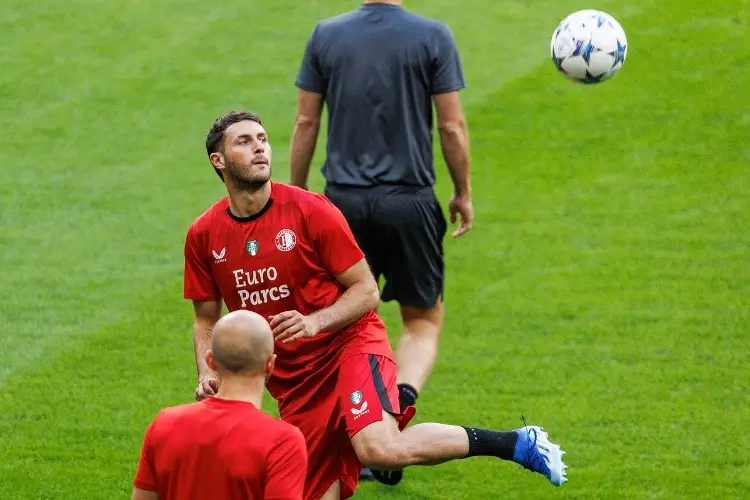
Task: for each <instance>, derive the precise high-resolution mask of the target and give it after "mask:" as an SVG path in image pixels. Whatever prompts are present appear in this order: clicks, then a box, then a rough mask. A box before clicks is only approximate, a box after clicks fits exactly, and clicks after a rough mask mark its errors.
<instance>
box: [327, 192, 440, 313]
mask: <svg viewBox="0 0 750 500" xmlns="http://www.w3.org/2000/svg"><path fill="white" fill-rule="evenodd" d="M325 194H326V196H327V197H328V199H330V200H331V202H332V203H333V204H334V205H336V206H337V207H338V209H339V210H341V212H342V213H343V214H344V217H346V220H347V221H348V222H349V226H350V227H351V229H352V232H353V233H354V237H355V238H356V239H357V243H358V244H359V246H360V248H362V251H363V252H364V253H365V256H366V258H367V262H368V264H369V265H370V268H371V269H372V272H373V274H374V275H375V279H380V276H383V277H384V278H385V286H384V288H383V291H382V294H381V300H383V301H384V302H388V301H391V300H395V301H397V302H398V303H399V304H401V305H402V306H413V307H421V308H430V307H433V306H434V305H435V304H436V303H437V300H438V298H440V297H441V296H442V295H443V285H444V281H445V276H444V275H445V259H444V255H443V237H444V236H445V232H446V229H447V223H446V220H445V216H444V215H443V210H442V208H441V207H440V203H439V202H438V200H437V197H436V196H435V192H434V191H433V190H432V188H415V187H411V186H377V187H376V188H356V187H348V186H347V187H345V186H336V185H331V184H329V185H327V186H326V189H325Z"/></svg>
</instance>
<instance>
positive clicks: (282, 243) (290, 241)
mask: <svg viewBox="0 0 750 500" xmlns="http://www.w3.org/2000/svg"><path fill="white" fill-rule="evenodd" d="M296 244H297V235H296V234H294V231H292V230H291V229H282V230H281V231H279V233H278V234H277V235H276V248H278V249H279V250H281V251H282V252H288V251H289V250H291V249H292V248H294V245H296Z"/></svg>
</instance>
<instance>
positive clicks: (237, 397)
mask: <svg viewBox="0 0 750 500" xmlns="http://www.w3.org/2000/svg"><path fill="white" fill-rule="evenodd" d="M205 358H206V364H207V365H208V366H209V367H211V369H212V370H214V371H215V372H216V374H217V375H218V380H219V389H218V392H217V393H216V395H215V396H213V397H209V398H206V399H204V400H203V401H201V402H198V403H192V404H186V405H182V406H176V407H171V408H166V409H164V410H162V411H161V412H160V413H159V414H158V415H157V416H156V418H155V419H154V421H153V422H152V423H151V425H150V426H149V427H148V430H147V431H146V435H145V438H144V442H143V448H142V451H141V457H140V461H139V463H138V470H137V473H136V476H135V479H134V481H133V484H134V488H133V496H132V499H133V500H157V499H158V500H172V499H175V500H176V499H180V500H189V499H205V498H216V499H222V500H239V499H251V498H264V499H266V500H269V499H274V500H298V499H302V494H303V489H304V485H305V474H306V471H307V449H306V447H305V440H304V438H303V437H302V433H301V432H300V431H299V430H298V429H297V428H296V427H294V426H292V425H290V424H288V423H286V422H282V421H281V420H277V419H275V418H272V417H270V416H269V415H266V414H265V413H263V412H262V411H261V410H260V408H261V403H262V398H263V390H264V386H265V382H266V380H267V379H268V377H269V376H270V374H271V372H272V371H273V367H274V362H275V360H276V355H275V354H274V342H273V334H272V333H271V328H270V326H269V324H268V322H267V321H266V320H265V319H263V317H262V316H259V315H258V314H256V313H253V312H250V311H246V310H239V311H235V312H232V313H229V314H227V315H226V316H224V317H222V318H221V319H220V320H219V321H218V322H217V323H216V326H215V327H214V330H213V337H212V339H211V348H210V349H209V350H208V351H207V352H206V356H205Z"/></svg>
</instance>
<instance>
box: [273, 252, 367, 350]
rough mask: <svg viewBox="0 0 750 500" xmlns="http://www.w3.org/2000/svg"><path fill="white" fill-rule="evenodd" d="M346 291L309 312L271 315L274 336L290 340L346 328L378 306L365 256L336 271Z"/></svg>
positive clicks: (288, 312) (287, 312) (286, 340)
mask: <svg viewBox="0 0 750 500" xmlns="http://www.w3.org/2000/svg"><path fill="white" fill-rule="evenodd" d="M336 280H338V282H339V283H341V284H342V285H343V286H344V288H346V291H345V292H344V293H343V294H342V295H341V297H339V299H338V300H337V301H336V302H334V303H333V304H331V305H330V306H328V307H326V308H324V309H320V310H319V311H316V312H314V313H312V314H311V315H309V316H302V315H301V314H300V313H299V312H297V311H286V312H283V313H281V314H277V315H276V316H272V317H271V321H270V324H271V327H272V328H273V334H274V336H275V337H276V340H284V342H285V343H288V342H292V341H294V340H296V339H298V338H300V337H312V336H313V335H316V334H317V333H320V332H327V331H331V330H340V329H342V328H345V327H347V326H349V325H351V324H352V323H354V322H355V321H357V320H358V319H359V318H361V317H362V316H364V315H365V314H367V312H368V311H371V310H372V309H375V308H376V307H378V304H379V303H380V292H379V290H378V284H377V282H376V281H375V278H374V277H373V275H372V272H371V271H370V267H369V266H368V265H367V261H366V260H365V259H362V260H360V261H359V262H357V263H356V264H354V265H352V266H351V267H350V268H349V269H347V270H346V271H344V272H342V273H341V274H338V275H336Z"/></svg>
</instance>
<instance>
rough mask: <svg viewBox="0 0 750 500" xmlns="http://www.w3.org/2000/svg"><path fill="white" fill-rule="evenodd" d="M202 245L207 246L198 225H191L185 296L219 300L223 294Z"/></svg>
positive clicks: (188, 234) (187, 238)
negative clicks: (202, 241) (201, 239)
mask: <svg viewBox="0 0 750 500" xmlns="http://www.w3.org/2000/svg"><path fill="white" fill-rule="evenodd" d="M202 247H204V248H205V246H204V245H201V242H200V238H199V234H198V230H197V228H196V226H195V225H192V226H190V229H188V232H187V237H186V238H185V277H184V296H185V298H186V299H191V300H219V299H220V298H221V294H220V293H219V289H218V287H217V286H216V282H215V281H214V278H213V274H212V273H211V268H210V264H209V262H208V260H207V258H206V254H205V251H202V250H201V248H202Z"/></svg>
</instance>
